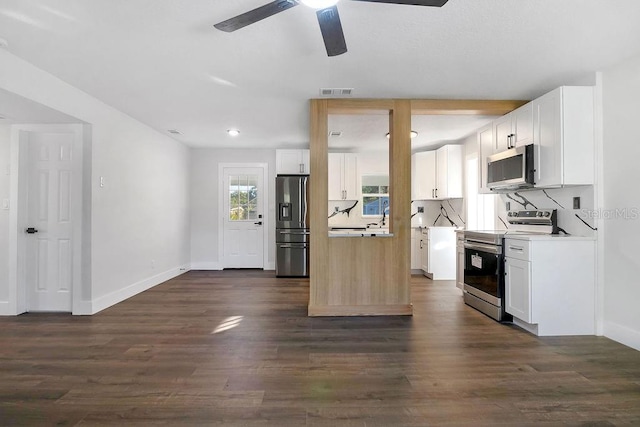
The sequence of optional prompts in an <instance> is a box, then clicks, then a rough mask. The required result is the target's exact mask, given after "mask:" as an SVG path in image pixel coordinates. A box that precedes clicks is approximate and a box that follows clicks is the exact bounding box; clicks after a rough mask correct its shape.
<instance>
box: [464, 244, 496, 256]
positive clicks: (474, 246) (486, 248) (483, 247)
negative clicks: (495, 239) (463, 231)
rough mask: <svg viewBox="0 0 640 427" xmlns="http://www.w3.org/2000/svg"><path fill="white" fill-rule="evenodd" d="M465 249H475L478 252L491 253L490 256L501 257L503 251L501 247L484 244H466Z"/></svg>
mask: <svg viewBox="0 0 640 427" xmlns="http://www.w3.org/2000/svg"><path fill="white" fill-rule="evenodd" d="M464 247H465V249H475V250H477V251H482V252H489V253H490V254H496V255H500V254H502V250H501V247H500V246H494V245H485V244H483V243H475V242H474V243H471V242H464Z"/></svg>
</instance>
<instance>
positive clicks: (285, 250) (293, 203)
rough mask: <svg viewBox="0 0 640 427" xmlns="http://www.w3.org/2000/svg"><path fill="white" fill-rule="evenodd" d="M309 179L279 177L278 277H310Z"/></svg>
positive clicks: (302, 176) (300, 176)
mask: <svg viewBox="0 0 640 427" xmlns="http://www.w3.org/2000/svg"><path fill="white" fill-rule="evenodd" d="M308 187H309V176H308V175H278V176H277V177H276V209H277V221H276V276H278V277H309V239H310V237H311V233H310V231H309V205H308V200H309V198H308Z"/></svg>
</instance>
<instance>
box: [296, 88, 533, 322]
mask: <svg viewBox="0 0 640 427" xmlns="http://www.w3.org/2000/svg"><path fill="white" fill-rule="evenodd" d="M310 102H311V105H310V115H311V128H310V149H311V176H312V179H311V180H310V188H309V192H310V200H311V201H312V204H311V211H310V217H311V219H310V220H311V224H310V226H311V230H312V238H311V260H310V264H311V265H310V269H311V271H310V297H309V308H308V313H309V316H366V315H410V314H412V305H411V295H410V287H409V286H410V279H411V235H410V232H411V137H410V132H411V115H412V113H413V114H490V115H493V114H495V115H501V114H506V113H508V112H509V111H512V110H514V109H515V108H517V107H518V106H520V105H523V104H524V101H460V100H409V99H397V100H389V99H381V100H373V99H312V100H311V101H310ZM329 114H388V115H389V130H390V132H391V138H390V140H389V179H390V182H389V184H390V189H389V191H390V199H391V203H390V205H391V217H390V224H389V230H390V232H391V233H392V234H393V236H392V237H329V236H328V219H327V212H328V205H329V203H328V189H327V184H328V173H327V169H328V165H327V154H328V133H329V128H328V116H329Z"/></svg>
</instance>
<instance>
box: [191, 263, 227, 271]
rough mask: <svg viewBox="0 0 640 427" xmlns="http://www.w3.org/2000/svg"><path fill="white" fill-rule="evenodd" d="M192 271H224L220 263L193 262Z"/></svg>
mask: <svg viewBox="0 0 640 427" xmlns="http://www.w3.org/2000/svg"><path fill="white" fill-rule="evenodd" d="M191 270H222V266H220V263H219V262H192V263H191Z"/></svg>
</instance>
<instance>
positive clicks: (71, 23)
mask: <svg viewBox="0 0 640 427" xmlns="http://www.w3.org/2000/svg"><path fill="white" fill-rule="evenodd" d="M267 2H268V1H267V0H234V1H229V0H0V38H3V39H5V40H6V41H7V42H8V48H7V49H8V50H9V51H10V52H12V53H14V54H15V55H17V56H19V57H22V58H24V59H25V60H27V61H29V62H31V63H33V64H34V65H36V66H38V67H40V68H42V69H44V70H46V71H48V72H50V73H52V74H54V75H56V76H58V77H60V78H61V79H63V80H65V81H67V82H68V83H70V84H72V85H74V86H76V87H78V88H80V89H82V90H84V91H86V92H88V93H89V94H91V95H93V96H95V97H96V98H98V99H101V100H103V101H104V102H106V103H108V104H111V105H112V106H114V107H116V108H118V109H119V110H121V111H124V112H125V113H128V114H129V115H131V116H133V117H135V118H136V119H138V120H140V121H142V122H144V123H147V124H148V125H149V126H151V127H154V128H156V129H157V130H159V131H161V132H166V130H167V129H178V130H180V131H181V132H182V133H183V135H181V136H178V137H176V138H177V139H178V140H180V141H182V142H184V143H186V144H189V145H191V146H198V147H232V146H235V147H287V146H291V147H293V146H302V145H304V144H306V143H307V142H308V102H307V100H308V99H309V98H317V97H319V89H320V88H324V87H347V88H353V89H354V92H353V94H354V96H355V97H361V98H370V97H398V98H455V99H532V98H534V97H536V96H539V95H541V94H543V93H544V92H546V91H548V90H551V89H553V88H554V87H557V86H560V85H563V84H576V83H584V82H587V83H591V82H592V81H593V73H594V71H597V70H602V69H605V68H607V67H609V66H611V65H614V64H615V63H617V62H620V61H622V60H624V59H626V58H628V57H631V56H634V55H638V54H640V25H638V23H639V22H640V1H638V0H607V1H603V0H553V1H552V0H449V2H448V3H447V4H446V5H445V6H444V7H442V8H430V7H418V6H403V5H391V4H381V3H368V2H361V1H349V0H341V1H340V3H339V4H338V8H339V11H340V16H341V19H342V25H343V28H344V33H345V38H346V41H347V46H348V49H349V51H348V52H347V53H346V54H344V55H340V56H337V57H333V58H329V57H327V56H326V52H325V50H324V45H323V43H322V37H321V35H320V31H319V28H318V23H317V20H316V17H315V13H314V11H313V10H311V9H308V8H307V7H305V6H302V5H300V6H298V7H295V8H292V9H290V10H287V11H285V12H283V13H280V14H278V15H275V16H272V17H270V18H268V19H266V20H263V21H261V22H259V23H256V24H254V25H250V26H248V27H246V28H243V29H240V30H238V31H236V32H234V33H224V32H221V31H218V30H216V29H215V28H213V24H215V23H217V22H219V21H222V20H225V19H228V18H230V17H232V16H235V15H237V14H240V13H243V12H246V11H248V10H250V9H253V8H255V7H258V6H260V5H262V4H265V3H267ZM232 127H235V128H239V129H240V130H241V132H242V133H241V135H240V136H239V137H237V138H235V139H231V138H230V137H229V136H228V135H227V134H226V132H225V131H226V130H227V129H229V128H232ZM454 127H455V126H454ZM458 133H459V132H458ZM438 138H439V139H443V140H445V139H449V138H450V136H448V135H446V133H445V132H444V131H443V134H442V136H439V137H438Z"/></svg>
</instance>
